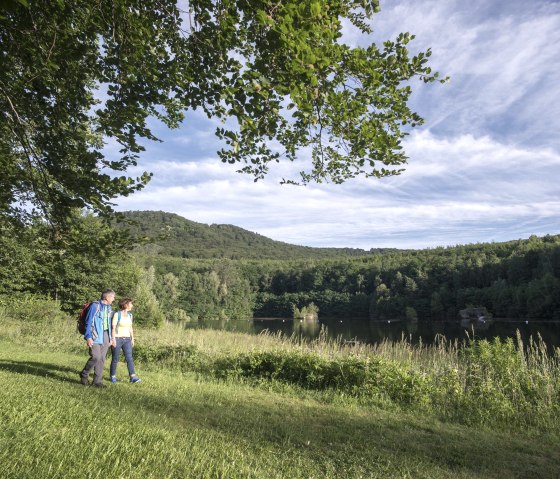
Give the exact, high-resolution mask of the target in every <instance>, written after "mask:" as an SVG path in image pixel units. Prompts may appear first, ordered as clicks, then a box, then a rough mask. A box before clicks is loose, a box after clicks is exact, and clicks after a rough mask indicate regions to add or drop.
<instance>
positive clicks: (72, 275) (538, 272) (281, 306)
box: [0, 212, 560, 326]
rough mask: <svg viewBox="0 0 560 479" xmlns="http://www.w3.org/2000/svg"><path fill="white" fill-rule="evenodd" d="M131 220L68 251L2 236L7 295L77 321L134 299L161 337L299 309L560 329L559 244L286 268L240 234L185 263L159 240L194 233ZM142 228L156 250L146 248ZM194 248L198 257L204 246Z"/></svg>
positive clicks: (288, 262) (51, 237)
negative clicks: (172, 328) (78, 315)
mask: <svg viewBox="0 0 560 479" xmlns="http://www.w3.org/2000/svg"><path fill="white" fill-rule="evenodd" d="M129 217H131V218H133V219H134V221H135V222H136V224H135V225H133V228H132V229H131V233H130V235H129V234H125V232H124V231H123V226H122V225H121V226H119V228H118V229H117V230H115V229H114V225H110V224H107V223H104V222H102V221H101V220H100V219H99V218H97V217H94V216H91V215H85V216H84V215H80V214H76V215H75V217H74V226H73V229H71V230H70V233H68V232H67V233H66V235H65V236H64V240H60V239H57V235H56V234H55V233H54V232H53V231H52V230H51V229H50V228H49V227H48V226H46V225H45V224H43V223H37V224H32V225H29V226H28V227H27V228H25V229H23V230H21V229H10V228H9V227H7V226H4V227H3V231H2V235H1V237H0V251H1V252H2V253H1V257H0V261H1V266H2V268H1V269H0V294H1V295H3V296H4V297H5V298H6V297H10V298H17V297H18V296H19V295H29V294H32V295H39V296H43V297H49V298H55V299H57V300H59V301H60V304H61V307H62V308H63V309H65V310H67V311H76V309H78V308H79V306H80V305H81V304H82V303H83V302H85V301H86V300H88V299H91V298H93V297H96V295H97V294H98V293H99V291H100V290H101V289H103V288H105V287H108V286H110V287H113V288H114V289H115V290H117V292H118V294H119V295H124V294H126V295H132V296H133V297H134V298H136V300H137V306H138V308H137V317H138V318H139V320H141V321H142V322H144V323H146V324H152V325H154V326H157V325H158V324H161V323H162V322H163V321H164V320H168V321H193V320H197V319H217V318H226V319H227V318H229V319H239V318H249V317H253V316H255V317H263V316H267V317H291V316H292V313H293V310H294V307H297V308H302V307H305V306H308V305H309V304H311V303H314V304H315V305H316V306H318V308H319V315H320V316H323V317H328V316H331V317H332V316H335V317H341V318H343V317H353V318H363V319H364V320H368V319H371V320H385V319H418V320H419V321H429V320H450V321H454V320H456V319H457V314H458V311H459V310H460V309H462V308H464V307H467V306H484V307H486V308H487V309H488V310H489V311H490V312H491V313H492V314H493V315H494V316H495V317H508V318H538V319H541V320H560V236H558V235H554V236H550V235H548V236H545V237H536V236H532V237H530V238H528V239H523V240H515V241H509V242H504V243H484V244H475V245H464V246H455V247H446V248H434V249H424V250H385V251H375V252H371V251H370V252H364V254H363V255H362V256H355V255H354V253H355V250H344V249H342V250H336V251H337V252H339V254H338V256H336V255H333V256H332V257H326V258H325V257H321V255H322V254H324V252H325V250H324V249H322V250H320V251H319V252H318V256H313V254H310V255H309V256H308V257H302V256H303V253H304V252H305V251H309V252H310V253H313V252H314V250H315V249H314V248H301V247H297V246H291V247H292V248H294V250H293V251H294V252H297V253H294V258H293V259H283V258H284V257H285V255H286V254H287V252H288V251H290V249H289V248H290V245H286V244H284V243H279V242H274V241H272V240H268V239H267V238H264V237H262V236H258V235H253V234H252V233H249V232H244V230H241V229H238V228H235V227H230V226H228V227H208V226H205V227H204V225H198V227H200V231H205V230H204V228H206V231H207V234H205V235H204V236H203V237H204V241H203V243H205V244H206V249H207V250H208V251H212V255H217V256H218V257H216V258H212V259H209V258H207V257H201V258H184V257H182V253H181V251H186V250H189V249H190V248H191V246H190V245H189V240H188V239H185V244H183V245H182V246H181V241H180V238H181V237H182V236H181V234H183V233H181V234H178V233H176V234H173V235H168V236H167V237H165V236H163V239H158V236H157V235H156V232H160V231H163V232H165V231H169V229H170V228H171V229H172V231H173V230H174V229H175V230H178V231H181V232H185V231H188V228H190V227H191V225H194V226H197V224H196V223H192V222H189V221H187V220H184V219H182V218H180V217H178V216H177V215H171V214H165V213H160V212H158V213H146V212H136V213H134V214H130V215H129ZM139 225H142V231H144V232H145V233H146V234H144V235H142V236H149V235H151V236H152V238H153V241H154V242H153V243H151V244H150V243H146V242H145V240H142V241H140V239H139V238H140V237H141V235H139V234H138V232H139V231H140V227H139ZM194 226H193V228H194ZM236 231H238V232H239V234H238V236H237V237H235V233H234V232H236ZM208 232H211V233H212V234H210V233H208ZM185 234H186V233H185ZM192 234H194V233H192ZM232 235H233V236H232ZM251 235H253V236H251ZM170 236H172V237H173V238H174V239H173V241H171V240H170ZM131 238H132V239H131ZM232 238H233V239H235V242H233V240H232ZM247 238H249V239H250V240H255V241H260V242H261V244H262V245H265V244H266V245H268V246H267V250H268V253H267V254H268V256H269V258H275V257H276V258H277V259H255V258H254V257H253V256H252V255H250V254H248V255H247V257H242V258H239V259H231V251H230V249H229V245H238V248H237V251H238V253H236V254H241V252H242V251H243V248H244V247H245V248H246V249H247V250H255V249H257V248H252V247H251V246H250V245H245V246H242V245H243V244H244V240H246V239H247ZM255 238H257V239H255ZM193 243H194V244H196V245H197V246H196V248H202V242H201V243H197V241H193ZM252 244H254V243H252ZM127 246H128V248H129V252H123V248H125V247H127ZM232 247H236V246H232ZM275 247H277V249H275ZM166 248H169V249H166ZM196 248H193V249H190V250H191V251H195V250H196ZM170 251H175V252H176V256H173V255H171V254H169V252H170ZM343 252H347V253H348V254H347V255H343V254H342V253H343ZM331 253H332V252H329V254H331ZM278 258H280V259H278Z"/></svg>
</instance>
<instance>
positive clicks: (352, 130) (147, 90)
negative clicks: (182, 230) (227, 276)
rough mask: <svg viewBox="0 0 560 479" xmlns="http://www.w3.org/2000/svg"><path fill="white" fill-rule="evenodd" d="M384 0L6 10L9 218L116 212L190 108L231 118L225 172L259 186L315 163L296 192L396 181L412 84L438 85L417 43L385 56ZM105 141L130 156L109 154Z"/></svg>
mask: <svg viewBox="0 0 560 479" xmlns="http://www.w3.org/2000/svg"><path fill="white" fill-rule="evenodd" d="M378 8H379V5H378V0H219V1H211V0H190V1H189V2H186V1H171V0H110V1H109V0H57V1H51V0H29V1H27V0H9V1H6V0H4V1H2V3H1V4H0V116H1V121H0V168H1V170H2V172H3V173H2V177H1V179H0V213H1V214H2V215H3V217H4V218H10V219H16V220H19V221H21V220H25V219H26V218H27V217H28V216H29V215H30V214H34V213H38V214H40V215H41V216H44V217H46V218H47V219H48V220H49V221H51V222H52V223H57V222H63V221H64V220H65V218H67V217H68V216H69V212H70V211H71V210H72V208H76V207H78V208H83V207H86V208H89V209H92V210H93V211H96V212H98V213H101V214H104V213H110V212H111V205H112V203H111V200H112V199H114V198H116V197H117V196H120V195H125V196H126V195H128V194H130V193H132V192H134V191H136V190H139V189H141V188H143V187H144V186H145V185H146V184H147V183H148V181H149V179H150V176H151V175H150V174H149V173H144V174H143V175H142V176H140V177H136V178H134V177H129V176H128V175H127V170H128V169H129V167H131V166H134V165H136V164H137V162H138V159H139V155H140V153H141V152H142V151H143V150H144V147H143V146H142V141H143V140H145V139H149V140H157V138H155V136H154V135H153V134H152V132H151V131H150V128H149V126H148V119H149V118H150V117H153V118H157V119H159V120H160V121H162V122H164V123H165V124H166V125H167V126H169V127H171V128H174V127H177V126H178V125H179V124H180V122H181V121H182V119H183V116H184V112H185V111H187V110H195V109H201V110H203V111H204V112H205V113H206V114H207V115H208V117H216V118H219V119H222V120H223V122H224V123H223V124H224V127H223V128H222V127H220V128H218V129H217V131H216V134H217V136H218V138H220V139H221V140H223V142H222V145H223V148H222V149H221V150H220V151H219V152H218V154H219V156H220V158H221V159H222V161H224V162H229V163H239V164H240V171H243V172H246V173H249V174H251V175H254V177H255V180H257V179H259V178H263V177H264V175H266V173H267V172H268V168H269V165H270V163H271V162H277V161H281V160H294V159H295V158H296V155H297V153H298V151H300V150H302V148H306V149H307V150H309V151H311V152H312V156H311V164H310V165H309V168H308V169H306V170H305V171H302V172H301V173H300V176H299V177H298V178H286V179H285V181H286V182H296V181H297V182H299V183H308V182H322V181H332V182H335V183H341V182H343V181H345V180H347V179H349V178H352V177H355V176H358V175H363V176H366V177H369V176H373V177H381V176H386V175H394V174H398V173H399V172H400V171H402V166H403V164H404V163H405V162H406V156H405V153H404V152H403V150H402V146H401V140H402V139H403V137H404V135H405V134H406V131H405V129H406V128H407V125H410V126H412V127H413V126H416V125H418V124H421V123H422V118H421V117H420V116H419V115H418V114H417V113H415V112H413V111H411V109H410V108H409V107H408V104H407V102H408V99H409V96H410V94H411V87H410V82H409V80H410V79H411V78H413V77H418V78H419V79H421V80H423V81H424V82H433V81H435V80H436V79H437V77H438V75H437V73H433V74H432V72H431V70H430V68H429V67H428V66H427V62H428V57H429V56H430V51H429V50H428V51H426V52H422V53H418V54H417V55H415V56H411V55H410V54H409V52H408V49H407V45H408V43H409V41H410V40H411V39H412V38H413V36H411V35H410V34H408V33H403V34H400V35H398V37H397V38H396V40H394V41H387V42H385V43H384V44H383V46H382V47H381V48H380V47H378V46H376V45H374V44H372V45H369V46H368V47H365V48H362V47H351V46H349V45H346V44H344V43H342V40H341V37H342V29H343V25H344V24H345V23H346V24H348V22H350V23H351V24H353V25H354V26H355V27H357V28H358V29H359V30H361V32H363V33H368V32H369V31H370V27H369V26H368V22H369V20H370V18H371V17H372V15H373V14H374V13H375V12H376V11H377V10H378ZM107 142H112V143H116V144H118V145H119V150H120V155H119V157H118V158H117V159H109V158H108V157H106V156H105V155H104V150H103V148H104V145H106V144H107Z"/></svg>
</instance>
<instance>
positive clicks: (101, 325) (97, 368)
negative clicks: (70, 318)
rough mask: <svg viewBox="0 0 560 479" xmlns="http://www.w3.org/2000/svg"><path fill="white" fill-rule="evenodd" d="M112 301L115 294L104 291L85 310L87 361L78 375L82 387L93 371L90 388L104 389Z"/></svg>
mask: <svg viewBox="0 0 560 479" xmlns="http://www.w3.org/2000/svg"><path fill="white" fill-rule="evenodd" d="M114 300H115V292H114V291H113V290H112V289H106V290H105V291H103V293H102V295H101V299H100V300H99V301H94V302H93V303H91V305H90V306H89V308H88V310H87V316H86V320H85V333H84V339H85V340H86V343H87V345H88V347H89V359H88V360H87V363H86V365H85V366H84V369H83V370H82V372H81V373H80V379H81V382H82V384H83V385H84V386H87V385H88V384H89V374H90V373H91V370H92V369H93V382H92V386H95V387H98V388H102V387H105V385H104V384H103V367H104V365H105V357H106V356H107V350H108V349H109V346H110V345H111V339H112V331H111V326H110V321H111V317H112V313H113V309H112V308H111V303H112V302H113V301H114Z"/></svg>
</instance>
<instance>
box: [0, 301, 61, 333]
mask: <svg viewBox="0 0 560 479" xmlns="http://www.w3.org/2000/svg"><path fill="white" fill-rule="evenodd" d="M0 308H2V310H3V313H2V314H3V315H6V316H8V317H10V318H13V319H15V320H17V321H24V322H27V323H38V324H41V325H42V326H44V327H48V324H49V323H55V322H57V321H62V320H63V319H65V318H66V316H65V314H64V313H63V312H62V311H61V310H60V303H58V302H56V301H52V300H51V299H48V298H44V297H41V296H36V295H30V294H23V295H11V296H0Z"/></svg>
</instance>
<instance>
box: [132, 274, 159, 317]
mask: <svg viewBox="0 0 560 479" xmlns="http://www.w3.org/2000/svg"><path fill="white" fill-rule="evenodd" d="M154 282H155V273H154V268H149V269H148V270H146V271H143V272H142V274H141V276H140V278H139V281H138V284H137V285H136V291H135V294H134V297H133V299H134V321H135V322H136V323H137V324H141V325H145V326H150V327H153V328H158V327H160V326H161V325H162V324H163V322H164V321H165V316H164V314H163V312H162V311H161V309H160V306H159V302H158V300H157V298H156V296H155V295H154V292H153V287H154Z"/></svg>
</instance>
